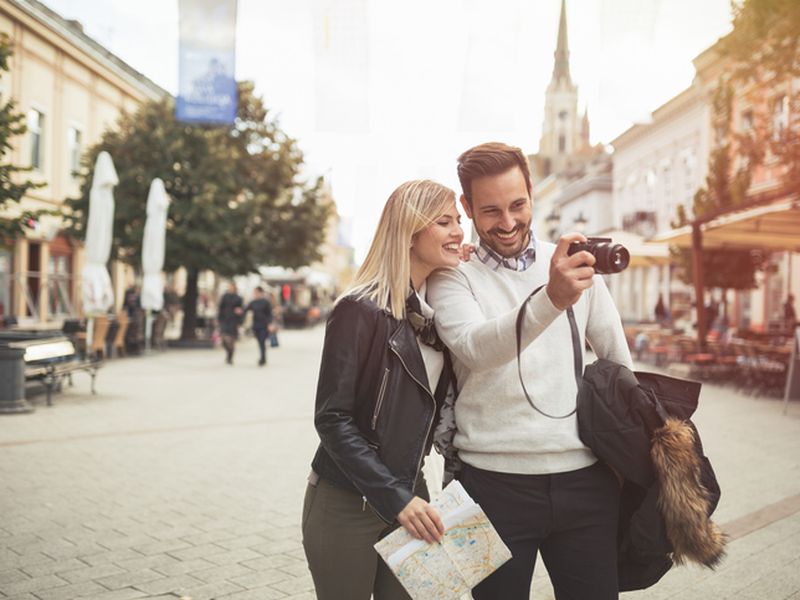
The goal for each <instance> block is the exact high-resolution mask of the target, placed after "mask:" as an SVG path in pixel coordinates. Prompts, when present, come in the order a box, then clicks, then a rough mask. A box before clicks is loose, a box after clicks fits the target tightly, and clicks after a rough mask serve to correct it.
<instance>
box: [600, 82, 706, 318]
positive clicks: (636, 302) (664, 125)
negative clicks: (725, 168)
mask: <svg viewBox="0 0 800 600" xmlns="http://www.w3.org/2000/svg"><path fill="white" fill-rule="evenodd" d="M710 118H711V117H710V107H709V105H708V103H707V102H706V98H705V92H704V90H703V89H702V87H701V86H700V84H699V82H697V81H696V82H695V83H694V84H693V85H692V86H690V87H689V88H687V89H686V90H684V91H683V92H681V93H680V94H678V95H677V96H675V97H674V98H672V99H671V100H669V101H668V102H666V103H665V104H664V105H662V106H661V107H659V108H657V109H656V110H655V111H654V112H653V113H652V116H651V118H650V121H649V122H648V123H640V124H636V125H633V126H632V127H630V128H629V129H628V130H627V131H625V132H624V133H622V134H621V135H620V136H618V137H617V138H616V139H614V140H613V141H612V142H611V145H612V146H613V147H614V153H613V155H612V160H613V165H614V185H613V199H612V205H613V208H612V212H613V214H614V219H615V223H614V227H615V228H616V229H621V230H622V231H625V232H629V233H631V234H634V235H636V236H638V237H639V239H640V240H645V239H647V238H650V237H653V236H654V235H655V234H656V233H658V232H661V231H665V230H668V229H670V228H671V223H672V222H673V221H674V220H675V219H676V216H677V211H678V205H681V206H683V207H684V208H685V209H686V210H687V211H688V214H691V207H692V201H693V198H694V194H695V192H696V191H697V190H698V188H700V187H702V186H703V184H704V181H705V178H706V173H707V170H708V156H709V136H710ZM651 262H652V263H656V264H648V261H639V264H633V265H631V267H630V268H629V269H628V270H627V271H625V272H623V273H621V274H620V275H619V276H615V277H613V278H610V280H609V288H610V290H611V294H612V296H613V297H614V300H615V302H616V304H617V308H619V310H620V314H621V315H622V318H623V319H625V320H627V321H646V320H652V319H653V318H654V316H653V310H654V307H655V305H656V302H657V301H658V297H659V295H660V296H661V297H662V298H663V300H664V303H665V304H666V305H667V307H668V308H669V309H670V311H671V312H672V316H673V318H674V319H677V320H678V321H680V320H682V319H684V318H685V319H686V320H690V319H691V290H690V288H689V286H687V285H684V284H682V283H680V282H679V281H678V280H677V277H675V276H674V273H673V272H672V267H671V266H670V265H669V264H667V261H666V260H664V261H651ZM659 263H660V264H659Z"/></svg>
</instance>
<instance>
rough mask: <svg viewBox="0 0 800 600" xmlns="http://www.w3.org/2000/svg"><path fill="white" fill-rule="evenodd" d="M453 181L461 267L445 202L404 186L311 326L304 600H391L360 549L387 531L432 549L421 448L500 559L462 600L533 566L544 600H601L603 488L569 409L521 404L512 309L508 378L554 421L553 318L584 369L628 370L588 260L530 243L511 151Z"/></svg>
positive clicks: (561, 360)
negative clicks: (469, 226) (315, 327)
mask: <svg viewBox="0 0 800 600" xmlns="http://www.w3.org/2000/svg"><path fill="white" fill-rule="evenodd" d="M458 176H459V180H460V184H461V192H462V193H461V197H460V200H461V204H462V206H463V208H464V211H465V212H466V214H467V216H468V217H469V218H470V219H472V223H473V227H474V228H475V230H476V232H477V233H478V236H479V237H480V243H479V245H478V246H477V248H475V251H474V255H473V256H471V257H470V258H469V260H467V261H464V262H462V261H461V260H460V257H461V245H462V242H463V232H462V230H461V226H460V222H459V214H458V212H457V210H456V194H455V192H453V191H452V190H450V189H448V188H446V187H444V186H442V185H440V184H438V183H435V182H432V181H411V182H407V183H404V184H403V185H401V186H400V187H399V188H397V189H396V190H395V191H394V193H393V194H392V195H391V196H390V198H389V200H388V202H387V203H386V206H385V208H384V210H383V214H382V215H381V219H380V222H379V224H378V227H377V231H376V234H375V237H374V239H373V241H372V245H371V247H370V249H369V252H368V254H367V257H366V260H365V261H364V264H363V265H362V267H361V268H360V270H359V271H358V273H357V275H356V278H355V282H354V284H353V286H352V287H351V289H350V290H349V291H348V292H346V293H345V294H344V295H343V296H342V297H341V298H340V299H339V300H338V302H337V304H336V306H335V307H334V309H333V312H332V314H331V316H330V318H329V320H328V324H327V329H326V334H325V343H324V349H323V354H322V362H321V367H320V374H319V382H318V388H317V397H316V412H315V420H314V422H315V426H316V429H317V431H318V433H319V437H320V445H319V447H318V449H317V452H316V454H315V456H314V459H313V462H312V471H311V474H310V476H309V482H308V487H307V489H306V496H305V502H304V506H303V518H302V530H303V545H304V548H305V552H306V557H307V559H308V563H309V567H310V569H311V573H312V576H313V579H314V585H315V588H316V592H317V597H318V598H320V599H321V600H345V599H347V600H360V599H364V600H366V599H368V598H370V595H373V597H374V598H375V600H387V599H395V598H408V595H407V594H406V592H405V591H404V590H403V589H402V587H401V586H400V584H399V583H398V581H397V580H396V579H395V577H394V576H393V574H392V573H391V572H390V571H389V569H388V568H387V567H386V565H385V564H383V562H382V561H381V560H380V559H379V558H378V555H377V554H376V552H375V551H374V549H373V544H375V542H377V541H378V540H379V539H380V538H381V537H383V536H384V535H386V534H387V533H388V532H389V531H391V530H392V529H393V528H394V527H397V526H401V527H404V528H405V529H406V530H407V531H408V532H409V533H410V534H411V535H413V536H414V537H416V538H418V539H424V540H426V541H429V542H433V541H438V540H440V539H441V536H442V534H443V532H444V527H443V524H442V521H441V518H440V516H439V515H438V514H437V513H436V511H435V509H433V508H432V507H431V506H430V505H429V504H428V500H429V497H428V493H427V487H426V482H425V481H424V478H423V477H422V475H421V473H422V471H421V467H422V463H423V460H424V457H425V456H426V455H427V454H428V452H429V451H430V449H431V447H432V446H433V445H434V443H436V446H437V449H439V450H440V451H441V452H442V453H443V454H444V455H445V457H446V458H447V463H448V469H450V470H456V471H457V473H456V477H457V478H458V479H459V480H460V482H461V483H462V484H463V486H464V488H465V489H466V490H467V492H468V493H469V494H470V495H471V496H472V498H473V499H474V500H475V501H476V502H477V503H478V504H480V505H481V507H482V508H483V509H484V511H485V512H486V514H487V515H488V517H489V518H490V520H491V521H492V523H493V524H494V526H495V528H496V529H497V530H498V533H499V534H500V536H501V537H502V539H503V540H504V542H505V543H506V545H507V546H508V547H509V549H510V550H511V552H512V555H513V558H512V559H511V560H510V561H509V562H508V563H506V564H505V565H503V566H502V567H501V568H500V569H499V570H497V571H496V572H495V573H493V574H492V575H490V576H489V577H488V578H487V579H486V580H484V581H483V582H482V583H480V584H479V585H478V586H477V587H476V588H475V589H474V590H473V597H474V598H478V599H489V600H499V599H503V600H515V599H523V598H524V599H527V598H528V597H529V594H530V585H531V577H532V573H533V568H534V562H535V559H536V554H537V552H540V553H541V556H542V558H543V560H544V562H545V564H546V566H547V570H548V572H549V574H550V577H551V580H552V582H553V586H554V588H555V592H556V597H557V598H559V599H566V598H573V599H584V598H591V599H594V600H605V599H610V598H617V597H618V592H617V587H618V586H617V539H616V535H617V514H618V510H619V497H620V488H619V484H618V481H617V479H616V477H615V475H614V473H613V472H612V471H611V470H610V469H609V468H608V467H607V466H606V465H605V464H603V463H600V462H598V461H597V459H596V457H595V456H594V454H593V453H592V452H591V451H590V450H589V449H588V448H586V446H584V444H583V443H582V442H581V440H580V439H579V437H578V431H577V422H576V417H575V415H574V413H573V414H571V416H568V417H567V418H561V419H552V418H548V417H546V416H543V415H542V414H539V413H537V412H535V411H534V410H532V408H531V406H530V405H529V404H528V403H527V402H526V401H525V400H524V397H522V396H521V394H520V389H519V385H520V384H519V380H518V374H517V349H516V347H515V324H516V319H517V313H518V310H519V308H520V306H522V304H523V302H525V301H527V300H529V301H528V304H527V308H526V309H525V313H524V322H523V323H522V325H523V327H522V340H521V348H522V352H521V358H520V360H521V365H520V373H521V375H522V377H524V379H525V382H526V387H527V389H528V392H529V393H530V395H531V396H532V397H533V398H534V399H535V400H536V403H537V405H539V406H542V407H544V409H545V412H547V413H549V414H551V415H567V414H568V413H570V411H571V410H572V409H574V407H575V398H576V393H577V383H576V380H575V371H574V362H573V360H574V357H573V345H572V342H571V329H570V323H569V321H568V316H567V313H568V311H567V309H569V308H570V307H571V309H572V310H571V311H569V313H570V315H574V318H575V320H576V321H577V326H578V329H579V331H580V334H581V336H583V337H582V339H585V340H587V341H589V343H590V344H591V346H592V348H593V349H594V351H595V352H596V353H597V355H598V356H599V357H601V358H607V359H609V360H612V361H615V362H617V363H620V364H622V365H625V366H627V367H629V368H631V367H632V361H631V356H630V353H629V351H628V347H627V344H626V341H625V336H624V333H623V330H622V324H621V322H620V317H619V314H618V312H617V310H616V308H615V307H614V304H613V302H612V299H611V296H610V294H609V292H608V290H607V288H606V286H605V283H604V282H603V280H602V279H601V277H600V276H598V275H595V273H594V269H593V268H592V265H593V264H594V261H595V259H594V257H593V256H592V255H591V254H590V253H588V252H579V253H577V254H575V255H573V256H568V254H567V250H568V247H569V245H570V243H571V242H575V241H585V238H584V237H583V236H582V235H581V234H578V233H573V234H568V235H565V236H563V237H562V238H561V239H560V240H559V242H558V244H555V245H554V244H550V243H547V242H543V241H541V240H538V239H536V237H535V236H534V234H533V229H532V197H531V190H532V186H531V177H530V172H529V168H528V163H527V160H526V158H525V156H524V155H523V154H522V152H521V151H520V150H519V149H518V148H514V147H511V146H507V145H505V144H501V143H487V144H482V145H480V146H476V147H474V148H471V149H470V150H467V151H466V152H464V153H463V154H462V155H461V156H460V157H459V159H458ZM540 286H544V287H543V289H542V291H541V292H540V293H538V294H536V295H534V296H533V297H532V298H530V299H529V296H531V295H532V293H533V292H534V290H536V289H537V288H539V287H540ZM456 395H457V398H456Z"/></svg>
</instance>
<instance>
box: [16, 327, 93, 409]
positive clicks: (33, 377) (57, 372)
mask: <svg viewBox="0 0 800 600" xmlns="http://www.w3.org/2000/svg"><path fill="white" fill-rule="evenodd" d="M9 346H12V347H16V348H22V349H24V350H25V357H24V361H25V381H37V382H39V383H41V384H42V385H43V386H44V388H45V390H46V391H47V406H52V405H53V390H54V389H56V387H58V386H59V385H60V384H61V382H62V380H63V379H64V378H65V377H66V378H67V380H68V381H69V383H70V385H72V373H74V372H76V371H86V372H87V373H89V375H90V376H91V378H92V388H91V389H92V394H96V393H97V391H96V389H95V379H96V377H97V371H98V370H99V369H100V367H102V365H103V362H102V360H98V359H96V358H92V357H91V356H90V357H88V358H82V357H80V356H79V355H78V354H77V353H76V352H75V346H74V344H73V343H72V341H71V340H70V339H69V338H67V337H64V336H56V337H47V338H41V337H40V338H35V339H27V340H19V341H14V342H11V343H9Z"/></svg>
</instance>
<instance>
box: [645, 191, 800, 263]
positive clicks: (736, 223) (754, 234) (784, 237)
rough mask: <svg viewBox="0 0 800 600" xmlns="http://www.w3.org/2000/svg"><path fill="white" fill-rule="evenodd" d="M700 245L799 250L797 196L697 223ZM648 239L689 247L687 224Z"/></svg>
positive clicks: (654, 241)
mask: <svg viewBox="0 0 800 600" xmlns="http://www.w3.org/2000/svg"><path fill="white" fill-rule="evenodd" d="M700 228H701V231H702V233H703V248H707V249H716V248H763V249H765V250H791V251H794V252H800V199H798V198H788V199H785V200H781V201H778V202H773V203H771V204H767V205H764V206H756V207H752V208H747V209H744V210H740V211H735V212H730V213H727V214H724V215H721V216H719V217H717V218H715V219H712V220H711V221H709V222H707V223H704V224H703V225H701V226H700ZM649 243H652V244H655V243H659V244H665V245H668V244H671V245H674V246H680V247H684V248H691V247H692V228H691V226H689V225H687V226H685V227H680V228H678V229H673V230H671V231H667V232H664V233H661V234H659V235H657V236H655V237H653V238H652V239H651V240H649Z"/></svg>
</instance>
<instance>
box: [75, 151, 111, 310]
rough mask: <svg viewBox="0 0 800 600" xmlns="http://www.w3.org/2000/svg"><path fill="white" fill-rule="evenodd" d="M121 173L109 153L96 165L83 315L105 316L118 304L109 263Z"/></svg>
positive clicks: (84, 282)
mask: <svg viewBox="0 0 800 600" xmlns="http://www.w3.org/2000/svg"><path fill="white" fill-rule="evenodd" d="M118 183H119V179H118V178H117V171H116V170H115V169H114V163H113V161H112V160H111V155H110V154H109V153H108V152H101V153H100V154H99V155H98V156H97V161H96V162H95V165H94V176H93V178H92V188H91V190H90V191H89V222H88V223H87V225H86V264H85V266H84V267H83V271H82V272H81V280H82V299H83V311H84V313H86V314H94V313H105V312H106V311H107V310H108V309H109V308H111V307H112V306H113V304H114V291H113V290H112V288H111V277H109V275H108V269H107V268H106V263H108V258H109V256H110V255H111V238H112V235H113V233H114V186H115V185H117V184H118Z"/></svg>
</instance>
